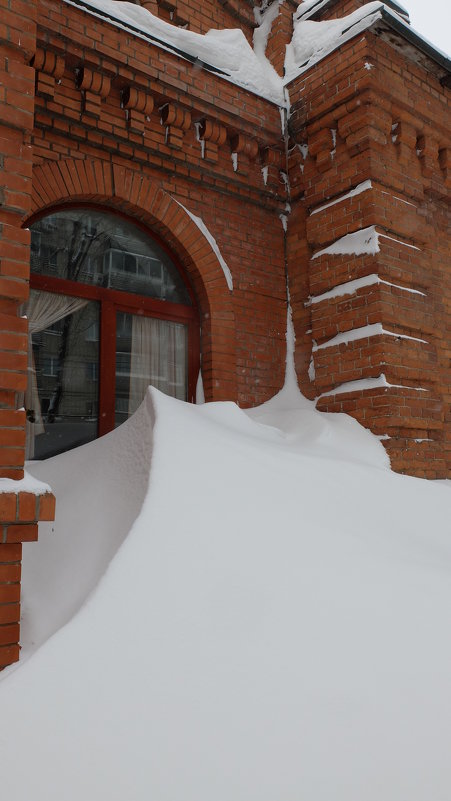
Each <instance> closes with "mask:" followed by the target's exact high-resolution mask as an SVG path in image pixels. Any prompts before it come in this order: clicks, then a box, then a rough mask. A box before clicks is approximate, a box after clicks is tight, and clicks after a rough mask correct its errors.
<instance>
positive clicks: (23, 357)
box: [0, 0, 55, 669]
mask: <svg viewBox="0 0 451 801" xmlns="http://www.w3.org/2000/svg"><path fill="white" fill-rule="evenodd" d="M36 16H37V14H36V7H35V4H34V2H31V1H28V0H21V1H20V2H16V1H14V2H12V0H1V2H0V445H1V447H0V669H2V668H3V667H5V666H6V665H8V664H11V663H12V662H15V661H16V660H17V659H18V658H19V633H20V624H19V620H20V572H21V559H22V542H29V541H32V540H36V539H37V535H38V525H37V524H38V520H52V519H53V514H54V502H55V499H54V497H53V495H51V494H50V493H46V494H45V495H42V496H36V495H34V494H33V493H30V492H23V491H20V489H15V487H20V486H21V485H20V484H17V485H15V482H14V481H11V479H16V480H20V479H22V478H23V475H24V455H25V450H24V446H25V411H24V410H23V409H20V408H19V407H20V405H21V401H22V396H23V391H24V389H25V387H26V381H27V364H28V360H27V350H28V337H27V321H26V319H24V318H23V317H21V316H20V305H21V303H22V302H23V301H24V300H26V299H27V297H28V277H29V272H30V253H29V248H30V233H29V231H27V230H26V229H24V228H23V227H22V223H23V219H24V217H25V216H27V215H28V214H29V212H30V209H31V193H32V168H33V158H32V144H31V140H32V131H33V114H34V91H35V83H34V81H35V74H34V70H33V69H32V68H31V67H30V66H29V64H28V62H29V61H30V58H32V56H33V54H34V52H35V49H36Z"/></svg>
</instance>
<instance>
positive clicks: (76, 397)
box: [25, 292, 99, 459]
mask: <svg viewBox="0 0 451 801" xmlns="http://www.w3.org/2000/svg"><path fill="white" fill-rule="evenodd" d="M27 315H28V319H29V328H30V335H31V345H32V348H30V349H29V370H28V371H29V381H28V389H27V393H26V398H25V405H26V409H27V458H28V459H46V458H47V457H48V456H55V455H56V454H58V453H62V452H63V451H67V450H69V448H74V447H76V446H77V445H83V444H84V443H85V442H89V441H90V440H93V439H95V438H96V436H97V426H98V401H99V306H98V303H96V302H93V301H87V300H83V299H80V298H72V297H69V296H67V295H54V294H51V293H47V292H32V293H31V297H30V301H29V303H28V306H27Z"/></svg>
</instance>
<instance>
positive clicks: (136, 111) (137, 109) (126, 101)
mask: <svg viewBox="0 0 451 801" xmlns="http://www.w3.org/2000/svg"><path fill="white" fill-rule="evenodd" d="M121 106H122V108H124V109H125V117H126V120H127V128H128V129H129V131H131V132H132V133H137V134H142V135H143V136H145V133H146V128H147V122H148V120H149V117H150V115H151V113H152V111H153V107H154V99H153V97H152V95H148V94H147V93H146V92H144V91H143V90H142V89H136V87H134V86H126V87H125V88H124V89H123V90H122V92H121Z"/></svg>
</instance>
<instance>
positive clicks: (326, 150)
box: [309, 128, 337, 172]
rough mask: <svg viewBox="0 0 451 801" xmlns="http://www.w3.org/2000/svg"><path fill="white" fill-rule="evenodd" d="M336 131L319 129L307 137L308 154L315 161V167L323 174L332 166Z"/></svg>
mask: <svg viewBox="0 0 451 801" xmlns="http://www.w3.org/2000/svg"><path fill="white" fill-rule="evenodd" d="M334 130H335V137H336V136H337V133H336V129H332V128H321V129H320V130H319V131H315V132H314V133H313V134H311V135H310V136H309V153H310V155H311V156H313V158H314V159H315V160H316V166H317V168H318V170H320V171H321V172H325V171H326V170H328V169H329V167H330V166H331V164H332V160H333V157H334V154H335V146H336V139H335V140H334V134H333V131H334Z"/></svg>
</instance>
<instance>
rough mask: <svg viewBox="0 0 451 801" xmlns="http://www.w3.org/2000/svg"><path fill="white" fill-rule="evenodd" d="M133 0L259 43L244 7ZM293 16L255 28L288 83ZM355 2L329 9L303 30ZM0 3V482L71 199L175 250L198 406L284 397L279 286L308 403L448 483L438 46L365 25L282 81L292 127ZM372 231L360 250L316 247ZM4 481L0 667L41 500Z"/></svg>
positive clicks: (74, 17)
mask: <svg viewBox="0 0 451 801" xmlns="http://www.w3.org/2000/svg"><path fill="white" fill-rule="evenodd" d="M141 5H142V6H144V7H146V8H147V9H148V10H149V11H151V12H152V13H153V14H154V15H156V16H158V17H159V18H160V19H163V20H165V21H167V22H171V23H172V24H173V25H174V26H183V27H186V26H188V27H189V29H190V30H192V31H194V32H196V33H205V32H206V31H207V30H208V29H210V28H212V27H215V28H236V27H241V29H242V30H243V32H244V34H245V36H246V38H247V39H248V41H249V42H252V36H253V31H254V28H255V25H256V18H255V15H254V9H253V6H254V3H252V2H246V3H242V2H241V3H238V2H235V0H204V1H203V2H201V3H199V2H194V0H185V1H183V0H171V2H169V0H146V2H144V0H142V2H141ZM297 5H298V3H297V2H294V0H283V2H282V3H280V4H279V13H278V14H277V15H276V17H275V19H274V22H273V24H272V28H271V31H270V34H269V36H268V43H267V56H268V58H270V59H271V61H272V63H273V65H274V66H275V68H276V70H277V71H278V73H279V74H280V75H282V74H283V62H284V55H285V47H286V45H287V44H288V42H289V41H290V39H291V35H292V14H293V12H294V11H296V8H297ZM361 5H362V2H359V0H340V2H339V1H338V0H330V2H329V3H326V4H325V5H323V7H322V9H320V11H319V12H318V13H316V14H315V16H314V19H332V18H337V17H341V16H343V15H344V14H347V13H350V12H351V11H353V10H355V9H356V8H358V7H360V6H361ZM390 5H391V6H394V7H396V3H391V4H390ZM0 7H1V9H2V14H1V22H0V52H1V62H0V71H1V81H0V108H1V110H2V114H1V117H0V119H1V122H0V168H1V172H0V176H1V182H0V258H1V265H0V360H1V366H0V477H1V478H3V479H21V478H22V476H23V466H24V442H25V412H24V411H23V410H21V409H20V408H19V404H20V398H21V393H23V391H24V389H25V386H26V381H27V347H28V344H27V321H26V320H25V319H24V318H22V317H21V316H20V304H21V303H22V302H23V301H24V300H26V298H27V296H28V280H29V271H30V267H29V264H30V234H29V231H28V226H29V225H30V224H32V223H33V221H34V220H35V219H37V218H38V217H39V215H42V214H43V213H45V212H49V211H51V210H54V209H59V208H62V207H65V206H67V205H68V204H77V203H78V204H79V203H84V204H92V206H97V207H99V208H103V209H111V210H115V211H119V212H120V213H122V214H125V215H126V216H127V217H129V218H130V219H133V220H137V221H138V222H140V223H141V224H143V225H144V226H145V227H146V228H147V229H148V230H149V231H152V232H155V233H156V234H157V235H158V236H160V237H161V238H162V239H163V240H164V242H165V243H166V244H167V246H168V248H169V249H170V251H171V252H172V254H173V255H174V258H175V259H176V260H177V262H178V264H179V265H180V267H181V268H182V269H183V271H184V272H185V274H186V276H187V277H188V279H189V281H190V283H191V285H192V287H193V290H194V293H195V296H196V298H197V303H198V308H199V316H200V320H201V337H200V339H201V341H200V353H201V364H202V376H203V384H204V390H205V395H206V399H207V400H226V399H227V400H233V401H236V402H238V403H239V404H241V405H242V406H251V405H255V404H258V403H261V402H263V401H265V400H267V399H268V398H270V397H271V396H272V395H274V394H275V393H276V392H277V391H278V390H279V389H280V388H281V386H282V383H283V378H284V361H285V327H286V297H287V294H286V275H287V274H288V280H289V290H290V297H291V304H292V309H293V319H294V325H295V332H296V353H295V362H296V369H297V373H298V377H299V383H300V386H301V388H302V390H303V392H304V393H305V394H306V395H307V396H308V397H310V398H317V399H318V400H317V406H318V408H319V409H321V410H324V411H345V412H348V413H349V414H351V415H353V416H354V417H356V418H357V419H358V420H359V421H360V422H362V423H363V425H366V426H368V427H369V428H370V429H371V430H373V431H374V432H375V433H376V434H378V435H380V436H381V438H382V441H383V443H384V445H385V446H386V448H387V450H388V453H389V455H390V458H391V462H392V466H393V468H394V469H395V470H399V471H402V472H408V473H411V474H414V475H419V476H426V477H430V478H436V477H437V478H438V477H442V478H443V477H451V412H450V401H451V379H450V358H451V347H450V341H451V336H450V334H451V331H450V328H451V322H450V321H451V277H450V271H449V226H450V218H449V189H450V180H451V172H450V170H451V155H450V154H451V139H450V134H449V88H447V86H446V82H444V81H443V69H441V70H440V69H439V68H438V67H437V64H436V63H435V62H434V59H433V58H432V57H431V56H430V54H425V53H421V54H420V53H419V51H418V50H417V49H415V47H414V46H409V47H403V46H402V36H398V37H397V38H396V36H395V35H394V34H393V35H392V36H391V38H390V36H388V35H385V33H384V30H383V26H379V29H376V28H374V27H370V28H369V29H368V30H366V31H364V32H363V33H362V34H359V35H358V36H356V37H354V38H351V39H350V40H349V41H346V42H345V43H344V44H343V45H342V46H340V47H339V48H338V49H336V50H335V51H333V52H332V53H330V54H329V55H327V56H326V57H325V58H323V59H322V60H320V61H319V62H318V63H317V64H315V65H314V66H313V67H311V68H310V69H309V70H308V71H304V72H302V73H301V74H300V75H299V76H298V77H297V78H295V79H294V80H293V81H291V83H290V84H289V85H288V87H287V90H288V93H289V99H290V104H291V113H290V118H289V121H288V126H286V127H285V130H284V131H283V130H282V127H281V113H280V109H279V107H278V106H277V105H276V104H274V103H271V102H269V101H267V100H264V99H262V98H261V97H259V96H258V95H256V94H254V93H252V92H250V91H247V90H245V89H243V88H240V87H239V86H237V85H235V84H233V83H231V82H230V81H228V80H225V79H224V77H222V76H221V75H220V74H219V73H218V72H217V71H215V70H214V69H210V68H209V67H208V65H206V66H204V67H203V68H202V67H199V65H198V64H196V63H193V62H195V60H193V59H190V58H189V57H187V56H186V55H185V56H183V55H182V54H180V53H177V52H175V51H174V50H173V49H172V51H171V48H169V49H164V48H162V47H159V46H158V45H157V44H155V43H152V41H150V39H149V38H148V37H147V38H146V36H138V35H136V34H134V33H133V31H131V30H126V29H124V28H123V27H119V26H117V25H114V24H113V23H112V22H111V21H110V20H109V19H108V18H105V17H104V16H102V15H98V14H94V13H93V12H92V9H91V10H90V9H89V8H88V7H86V6H83V5H80V6H77V5H75V4H68V3H65V2H62V0H0ZM395 40H396V41H395ZM400 43H401V44H400ZM413 106H414V108H413ZM287 203H289V204H290V205H289V206H287ZM187 210H188V211H187ZM188 212H189V213H188ZM193 215H194V216H195V217H200V218H202V220H203V222H204V223H205V225H206V226H207V228H208V229H209V231H210V232H211V234H212V235H213V236H214V239H215V240H216V243H217V246H218V248H219V250H220V253H221V254H222V257H223V259H224V260H225V262H226V263H227V265H228V267H229V268H230V271H231V274H232V278H233V288H232V289H231V288H230V287H229V286H228V284H227V280H226V277H225V275H224V272H223V269H222V266H221V263H220V259H219V258H218V255H217V250H216V248H215V247H213V246H212V244H211V242H210V241H209V240H208V239H207V238H206V237H205V236H203V235H201V234H200V232H199V228H198V227H197V225H196V223H195V221H193ZM284 216H285V217H286V218H287V225H286V226H285V227H286V231H285V230H284V226H283V225H282V222H281V217H282V218H283V217H284ZM363 229H364V230H365V236H366V238H367V239H368V242H371V243H373V245H374V247H373V248H372V249H371V248H370V247H368V248H367V251H368V252H363V253H361V254H360V255H358V254H347V255H346V254H341V255H340V254H336V253H330V252H327V251H328V247H329V246H330V245H331V244H332V243H334V242H336V241H337V240H339V239H340V238H342V237H344V236H346V235H349V234H355V233H357V232H358V231H362V230H363ZM321 251H326V252H324V253H322V252H321ZM370 251H371V252H370ZM348 282H352V283H349V286H348V287H342V285H344V284H348ZM337 287H341V288H340V289H337ZM353 382H358V383H354V384H353ZM5 486H6V485H5ZM7 489H8V492H5V493H3V494H2V495H0V501H1V503H0V517H1V522H2V524H3V540H2V541H1V540H0V666H3V665H4V664H8V663H9V662H12V661H14V660H15V659H17V658H18V641H19V630H18V621H19V606H18V603H19V596H20V583H19V582H20V561H21V544H20V543H21V542H22V541H29V540H30V539H36V537H37V522H38V521H39V519H49V518H51V515H52V514H53V500H54V499H53V496H50V495H48V494H47V495H46V496H41V497H40V498H39V496H38V498H37V500H36V498H35V496H32V497H31V496H30V497H25V495H27V494H26V493H23V492H20V491H19V490H18V491H17V492H14V491H13V490H11V486H10V485H8V487H7ZM2 649H3V650H2ZM2 654H3V655H2ZM2 660H3V661H2Z"/></svg>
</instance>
